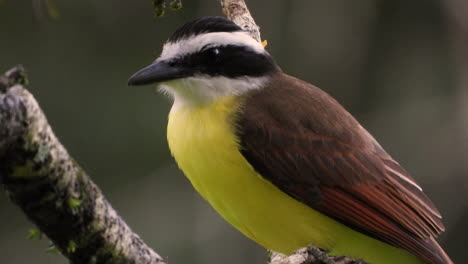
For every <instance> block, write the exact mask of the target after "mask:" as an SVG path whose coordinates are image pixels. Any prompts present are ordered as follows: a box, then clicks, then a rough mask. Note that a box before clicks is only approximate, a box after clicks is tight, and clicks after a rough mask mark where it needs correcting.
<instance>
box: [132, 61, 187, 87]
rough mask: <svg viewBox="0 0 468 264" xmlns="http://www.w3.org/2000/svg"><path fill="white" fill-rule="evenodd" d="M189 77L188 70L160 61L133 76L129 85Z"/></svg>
mask: <svg viewBox="0 0 468 264" xmlns="http://www.w3.org/2000/svg"><path fill="white" fill-rule="evenodd" d="M188 76H190V72H189V71H188V70H187V69H185V68H182V67H178V66H175V65H171V64H169V63H167V62H165V61H158V62H155V63H153V64H151V65H150V66H148V67H146V68H144V69H141V70H139V71H137V72H136V73H135V74H133V75H132V77H130V79H128V85H145V84H151V83H156V82H164V81H170V80H174V79H179V78H183V77H188Z"/></svg>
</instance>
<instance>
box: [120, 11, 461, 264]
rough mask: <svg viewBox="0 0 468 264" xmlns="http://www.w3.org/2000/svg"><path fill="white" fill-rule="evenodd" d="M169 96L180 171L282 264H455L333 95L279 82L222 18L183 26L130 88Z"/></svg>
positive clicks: (390, 163)
mask: <svg viewBox="0 0 468 264" xmlns="http://www.w3.org/2000/svg"><path fill="white" fill-rule="evenodd" d="M148 84H156V85H157V86H158V88H159V90H160V91H161V92H162V93H165V94H167V95H169V96H170V97H171V98H172V100H173V104H172V108H171V110H170V112H169V117H168V125H167V140H168V145H169V148H170V151H171V154H172V156H173V157H174V159H175V160H176V162H177V164H178V167H179V168H180V169H181V170H182V171H183V173H184V174H185V176H186V177H187V178H188V179H189V181H190V182H191V184H192V185H193V187H194V188H195V189H196V190H197V191H198V193H199V194H200V195H201V196H202V197H203V198H204V199H206V200H207V201H208V202H209V203H210V204H211V206H212V207H213V208H214V209H215V210H216V211H217V212H218V213H219V214H220V215H221V216H222V217H223V218H224V219H225V220H226V221H227V222H229V223H230V224H231V225H233V226H234V227H235V228H237V229H238V230H239V231H240V232H242V233H243V234H244V235H245V236H247V237H248V238H250V239H252V240H254V241H255V242H257V243H258V244H260V245H261V246H263V247H265V248H268V249H271V250H274V251H277V252H280V253H284V254H291V253H293V252H294V250H296V249H298V248H301V247H305V246H307V245H309V244H312V245H314V246H316V247H318V248H320V249H323V250H325V251H327V252H328V254H329V255H331V256H347V257H350V258H353V259H359V260H362V261H365V262H366V263H376V264H390V263H392V264H393V263H399V264H405V263H408V264H416V263H430V264H450V263H453V262H452V260H451V259H450V257H449V256H448V255H447V254H446V253H445V252H444V250H443V249H442V248H441V246H440V245H439V244H438V243H437V241H436V240H435V239H436V237H437V236H438V235H439V234H440V233H442V232H443V231H444V229H445V227H444V225H443V223H442V222H441V218H442V217H441V214H440V212H439V211H438V209H437V208H436V206H435V205H434V204H433V203H432V202H431V200H430V199H429V198H428V197H427V196H426V195H425V194H424V193H423V190H422V188H421V187H420V186H419V185H418V184H417V183H416V182H415V180H414V179H413V178H412V177H411V176H410V174H409V173H408V172H407V171H406V170H405V169H404V168H402V166H400V164H399V163H398V162H397V161H395V160H394V159H393V158H392V157H391V156H390V155H389V154H387V152H386V151H385V150H384V149H383V148H382V147H381V146H380V144H379V143H378V142H377V141H376V139H374V137H373V136H372V135H371V134H370V133H369V132H368V131H367V130H366V129H364V128H363V127H362V126H361V125H360V123H359V122H358V121H357V120H356V119H355V118H354V117H353V116H352V115H351V114H350V113H349V112H348V111H347V110H345V109H344V107H343V106H341V105H340V104H339V103H338V102H337V101H336V100H335V99H334V98H332V97H331V96H330V95H329V94H327V93H326V92H324V91H323V90H321V89H319V88H318V87H316V86H314V85H312V84H310V83H308V82H305V81H302V80H300V79H298V78H295V77H293V76H290V75H288V74H286V73H285V72H283V70H282V69H281V68H280V67H279V65H278V64H277V63H276V62H275V60H274V59H273V57H272V56H271V55H270V54H269V53H268V52H267V50H266V49H265V47H264V45H262V44H261V43H260V42H258V41H256V40H255V39H253V38H252V37H251V36H250V35H249V34H248V32H246V31H244V30H243V29H242V28H241V27H239V26H238V25H236V24H235V23H233V22H232V21H230V20H228V19H226V18H223V17H201V18H197V19H194V20H192V21H189V22H187V23H185V24H184V25H182V26H181V27H179V28H178V29H177V30H176V31H175V32H174V33H173V34H172V35H171V36H170V37H169V38H168V40H167V41H166V42H165V43H164V45H163V48H162V52H161V54H160V56H159V57H158V58H157V59H156V60H155V61H154V62H153V63H151V64H150V65H149V66H147V67H144V68H143V69H141V70H139V71H137V72H136V73H135V74H133V75H132V76H131V77H130V79H129V80H128V85H133V86H136V85H148Z"/></svg>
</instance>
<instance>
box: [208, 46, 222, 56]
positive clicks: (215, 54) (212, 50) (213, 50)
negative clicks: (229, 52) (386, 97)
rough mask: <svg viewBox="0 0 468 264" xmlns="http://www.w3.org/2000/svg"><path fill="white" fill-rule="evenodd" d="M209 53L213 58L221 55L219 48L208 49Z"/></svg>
mask: <svg viewBox="0 0 468 264" xmlns="http://www.w3.org/2000/svg"><path fill="white" fill-rule="evenodd" d="M210 53H211V55H213V56H218V55H219V54H220V53H221V51H220V50H219V48H213V49H210Z"/></svg>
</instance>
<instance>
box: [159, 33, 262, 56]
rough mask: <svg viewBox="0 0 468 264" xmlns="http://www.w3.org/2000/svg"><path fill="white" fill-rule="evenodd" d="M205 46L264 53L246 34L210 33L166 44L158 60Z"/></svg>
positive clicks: (259, 44) (188, 52)
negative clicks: (230, 46)
mask: <svg viewBox="0 0 468 264" xmlns="http://www.w3.org/2000/svg"><path fill="white" fill-rule="evenodd" d="M206 45H212V46H227V45H239V46H247V47H250V48H251V49H253V50H255V51H256V52H258V53H263V52H265V49H264V48H263V45H262V44H261V43H259V42H258V41H256V40H255V39H253V38H252V37H250V36H249V34H248V33H247V32H244V31H237V32H212V33H204V34H201V35H196V36H193V37H191V38H188V39H182V40H179V41H177V42H175V43H171V42H168V43H166V44H165V45H164V47H163V51H162V53H161V56H160V57H159V58H158V60H168V59H171V58H175V57H180V56H183V55H186V54H190V53H195V52H198V51H200V50H201V49H202V48H203V47H204V46H206Z"/></svg>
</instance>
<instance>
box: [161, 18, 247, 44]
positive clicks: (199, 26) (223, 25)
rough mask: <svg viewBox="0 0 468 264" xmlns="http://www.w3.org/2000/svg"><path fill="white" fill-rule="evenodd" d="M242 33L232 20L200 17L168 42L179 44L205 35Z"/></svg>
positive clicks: (175, 33)
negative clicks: (183, 40)
mask: <svg viewBox="0 0 468 264" xmlns="http://www.w3.org/2000/svg"><path fill="white" fill-rule="evenodd" d="M235 31H242V28H240V27H239V26H238V25H236V24H234V23H233V22H232V21H231V20H229V19H226V18H224V17H219V16H209V17H200V18H197V19H195V20H192V21H189V22H187V23H185V24H184V25H183V26H181V27H180V28H178V29H177V30H176V31H175V32H174V33H173V34H172V36H171V37H170V38H169V39H168V42H177V41H179V40H182V39H187V38H189V37H192V36H196V35H199V34H203V33H212V32H235Z"/></svg>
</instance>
